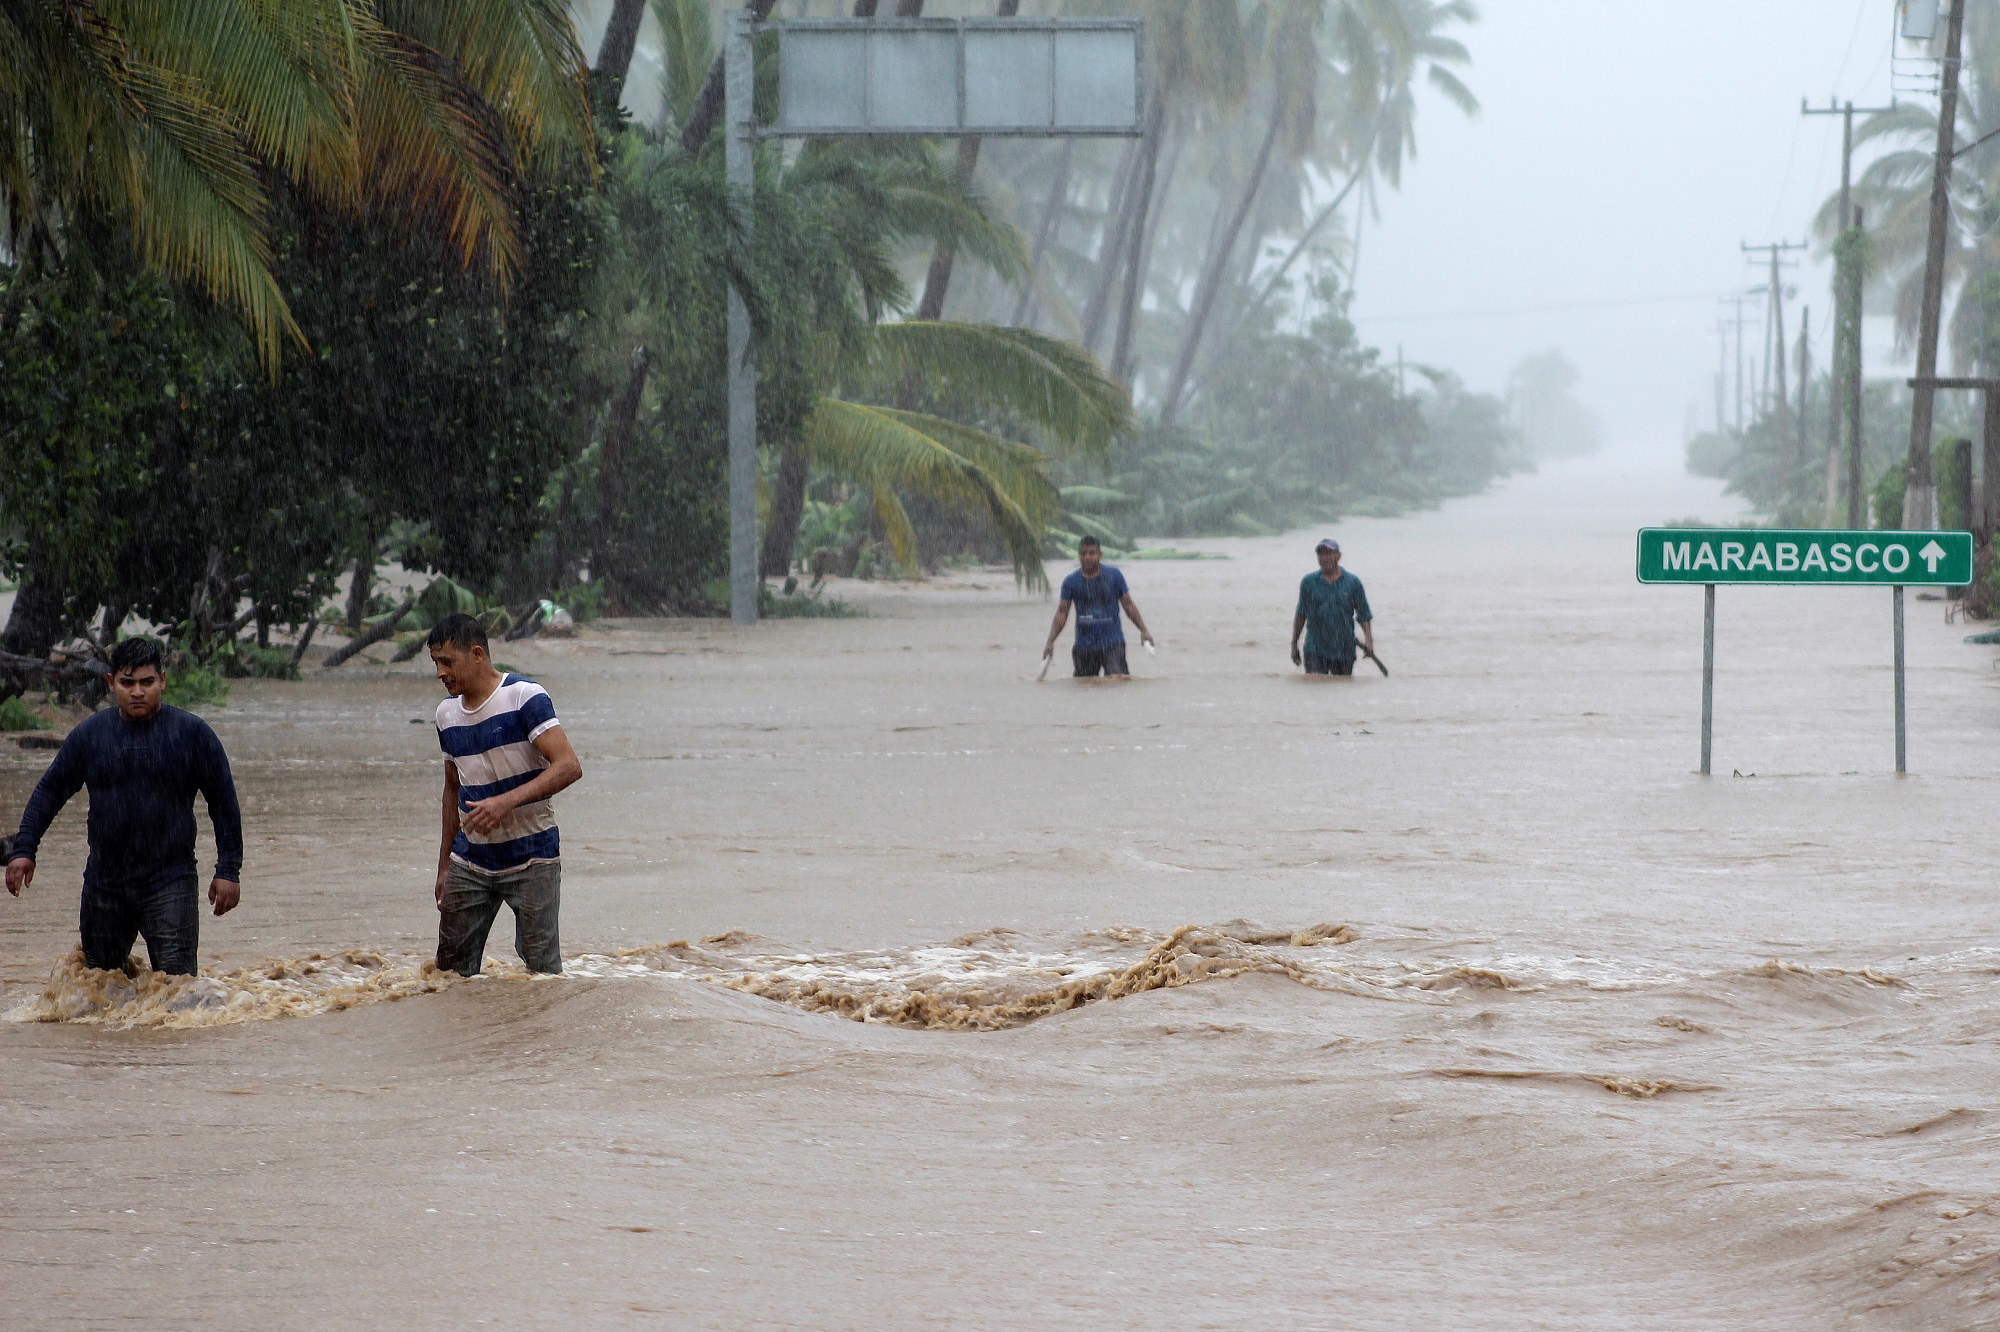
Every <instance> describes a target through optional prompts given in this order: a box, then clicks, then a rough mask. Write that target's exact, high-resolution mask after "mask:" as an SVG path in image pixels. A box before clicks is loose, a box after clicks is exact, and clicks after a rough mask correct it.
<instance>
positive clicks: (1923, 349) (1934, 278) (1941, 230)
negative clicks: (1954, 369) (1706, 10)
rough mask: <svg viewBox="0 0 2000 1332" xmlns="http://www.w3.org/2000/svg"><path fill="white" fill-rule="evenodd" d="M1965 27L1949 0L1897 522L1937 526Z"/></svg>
mask: <svg viewBox="0 0 2000 1332" xmlns="http://www.w3.org/2000/svg"><path fill="white" fill-rule="evenodd" d="M1964 31H1965V0H1951V20H1950V23H1949V25H1948V26H1947V27H1946V29H1945V38H1944V67H1943V80H1942V84H1941V88H1940V91H1939V94H1938V122H1937V123H1938V131H1937V157H1936V160H1935V161H1934V162H1933V163H1932V166H1931V217H1930V234H1929V238H1928V241H1927V243H1926V245H1925V247H1924V303H1923V308H1922V310H1921V312H1920V314H1919V316H1918V322H1917V373H1916V376H1915V379H1914V386H1915V387H1914V396H1913V397H1912V398H1911V402H1910V454H1909V481H1908V483H1907V484H1906V485H1905V487H1904V490H1903V528H1904V530H1906V531H1927V530H1929V529H1931V528H1934V527H1936V526H1937V486H1936V484H1935V483H1934V482H1933V481H1932V480H1931V411H1932V408H1933V407H1934V405H1935V402H1936V399H1937V383H1936V380H1937V353H1938V322H1939V314H1940V311H1941V310H1942V308H1943V306H1944V242H1945V226H1946V224H1947V222H1948V221H1949V220H1950V215H1951V160H1952V158H1953V156H1955V154H1954V153H1953V152H1952V145H1953V143H1954V141H1955V131H1956V129H1957V124H1956V122H1957V120H1958V63H1959V62H1958V50H1959V41H1960V38H1961V37H1962V35H1963V34H1964Z"/></svg>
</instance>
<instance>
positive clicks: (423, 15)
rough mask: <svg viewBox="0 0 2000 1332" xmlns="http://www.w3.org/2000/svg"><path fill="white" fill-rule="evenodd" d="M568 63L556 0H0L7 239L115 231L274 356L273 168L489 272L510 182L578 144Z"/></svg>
mask: <svg viewBox="0 0 2000 1332" xmlns="http://www.w3.org/2000/svg"><path fill="white" fill-rule="evenodd" d="M582 75H583V61H582V56H581V53H580V52H579V50H578V48H577V43H576V34H575V30H574V28H573V26H572V25H571V23H570V19H569V16H568V13H567V10H566V9H565V7H564V6H563V5H562V4H561V3H560V0H458V2H457V3H453V4H449V5H438V4H432V3H426V2H425V0H262V2H261V3H260V2H259V0H202V3H200V4H163V3H148V2H147V0H65V3H62V4H54V3H18V4H8V5H6V6H4V7H0V212H4V217H5V221H6V226H7V233H6V244H7V248H8V250H10V251H11V253H12V255H13V257H14V258H15V260H16V261H17V262H24V263H28V264H30V265H36V264H51V263H56V262H60V261H61V260H62V259H63V258H64V257H66V256H72V255H73V254H74V252H75V250H76V249H77V248H78V247H82V246H85V245H86V244H88V243H89V241H90V240H91V238H92V237H93V236H94V235H96V234H100V233H102V232H104V231H106V230H108V229H113V228H116V227H121V226H122V227H124V228H128V229H129V231H130V234H131V236H132V238H133V241H134V244H135V247H136V250H137V257H138V258H139V259H140V260H141V261H142V262H144V263H145V264H147V265H148V266H150V267H152V268H154V269H156V270H158V271H160V272H162V273H164V274H166V275H168V276H169V277H172V278H174V279H178V280H184V281H189V282H191V283H193V284H194V285H195V286H196V287H198V288H199V289H201V290H202V291H203V292H205V293H206V294H207V295H208V296H209V297H210V298H212V299H214V300H215V301H217V302H218V303H220V304H222V305H224V306H227V307H229V308H232V309H234V310H236V311H237V312H238V313H239V314H240V315H241V316H242V317H243V318H244V320H245V321H246V322H247V323H248V324H249V326H250V327H251V329H252V331H253V332H254V334H255V336H256V339H257V343H258V346H259V350H260V353H261V354H262V355H263V357H264V359H265V360H266V362H267V363H271V364H275V362H276V359H277V356H278V353H279V347H280V343H281V342H282V340H283V339H285V338H286V337H290V338H292V339H295V340H297V339H298V338H299V333H298V329H297V326H296V325H295V324H294V323H293V321H292V319H291V316H290V313H289V312H288V311H287V309H286V307H285V302H284V298H283V295H282V293H281V292H280V290H279V288H278V284H277V282H276V279H275V277H274V276H273V272H272V252H271V244H270V239H269V235H268V229H267V221H268V213H269V207H270V194H269V184H268V181H269V180H270V178H271V177H273V176H277V177H282V178H285V179H288V180H290V181H291V182H292V183H293V184H294V185H295V186H296V187H297V188H299V189H301V190H302V191H304V192H306V193H307V194H308V195H310V196H312V197H315V198H317V199H320V200H323V201H325V202H327V203H329V204H332V205H335V206H338V207H341V208H346V209H352V210H364V209H365V210H395V211H398V212H400V213H401V214H402V215H404V216H405V217H407V218H409V219H410V220H412V221H413V222H415V223H418V224H421V225H424V226H427V227H431V228H434V229H435V230H437V231H438V232H440V233H442V234H444V235H446V236H449V237H450V238H452V239H453V240H454V241H456V242H457V243H458V245H459V246H460V248H461V250H462V252H463V254H464V257H465V259H466V261H467V262H468V263H471V262H474V261H484V262H486V263H488V264H489V265H490V266H491V267H492V269H493V270H494V272H495V273H496V274H497V275H499V276H501V277H503V278H504V277H505V276H506V275H507V274H508V273H509V272H510V271H511V270H512V269H513V267H514V266H515V265H516V263H517V262H518V259H519V246H520V242H519V234H518V229H517V227H516V225H515V221H514V215H513V211H512V202H511V201H512V192H513V189H514V185H515V182H516V181H517V180H518V179H519V178H520V176H521V175H522V174H523V173H534V172H537V171H540V170H543V169H545V168H546V167H547V166H548V165H549V164H551V163H552V162H554V161H555V160H556V159H557V158H558V157H560V156H561V155H562V154H563V153H564V152H572V153H573V152H577V151H580V150H584V149H586V147H587V145H588V144H589V143H590V142H591V134H592V131H591V126H590V118H589V110H588V105H587V103H586V102H585V100H584V95H583V83H582ZM94 220H101V221H102V222H103V223H106V224H109V227H108V228H107V227H105V226H98V225H95V221H94Z"/></svg>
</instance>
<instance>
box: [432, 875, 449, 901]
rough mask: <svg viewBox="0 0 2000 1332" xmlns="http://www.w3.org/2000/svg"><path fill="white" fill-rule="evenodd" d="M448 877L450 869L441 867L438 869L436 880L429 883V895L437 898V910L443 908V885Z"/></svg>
mask: <svg viewBox="0 0 2000 1332" xmlns="http://www.w3.org/2000/svg"><path fill="white" fill-rule="evenodd" d="M449 877H451V871H449V870H442V869H441V870H439V871H438V876H437V882H436V883H434V884H432V885H431V896H432V897H434V898H436V899H437V904H438V910H439V911H442V910H444V885H445V880H446V879H448V878H449Z"/></svg>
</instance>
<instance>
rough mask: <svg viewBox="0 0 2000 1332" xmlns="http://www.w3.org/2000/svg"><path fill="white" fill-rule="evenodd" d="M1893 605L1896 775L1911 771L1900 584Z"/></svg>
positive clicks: (1892, 596)
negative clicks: (1905, 735)
mask: <svg viewBox="0 0 2000 1332" xmlns="http://www.w3.org/2000/svg"><path fill="white" fill-rule="evenodd" d="M1889 597H1890V601H1891V604H1893V605H1894V607H1895V619H1896V775H1897V776H1898V777H1900V776H1902V775H1903V774H1904V773H1906V772H1908V771H1909V768H1908V767H1907V766H1906V765H1905V763H1904V762H1903V586H1902V584H1901V583H1898V584H1897V585H1896V586H1894V587H1892V588H1890V589H1889Z"/></svg>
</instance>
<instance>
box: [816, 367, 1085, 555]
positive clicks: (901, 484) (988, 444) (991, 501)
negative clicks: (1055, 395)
mask: <svg viewBox="0 0 2000 1332" xmlns="http://www.w3.org/2000/svg"><path fill="white" fill-rule="evenodd" d="M800 438H801V442H802V443H803V444H804V446H805V448H806V450H807V452H808V453H809V454H810V455H811V456H812V457H813V459H814V460H815V461H817V462H819V463H821V464H822V465H825V466H827V467H830V468H832V469H833V470H835V471H837V472H839V473H840V474H841V475H843V476H846V477H847V478H849V479H850V480H853V481H856V482H859V483H860V484H863V485H866V486H869V487H871V488H872V489H873V490H874V491H875V494H876V496H877V503H878V506H879V505H881V496H882V494H883V493H884V492H885V491H886V492H889V493H891V494H892V495H893V494H894V492H897V491H900V490H908V491H911V492H913V493H917V494H922V495H925V496H928V497H929V498H931V499H934V500H937V501H938V502H940V503H943V504H946V505H948V506H951V507H954V508H958V509H960V510H963V511H969V512H981V511H983V512H984V513H986V514H987V515H988V516H989V517H990V518H992V520H993V524H994V527H995V528H996V530H998V532H999V534H1000V538H1001V540H1002V542H1003V543H1004V544H1005V545H1006V547H1007V551H1008V554H1009V555H1010V556H1011V557H1012V558H1013V561H1014V576H1015V578H1016V579H1017V580H1018V581H1019V582H1021V583H1022V584H1023V585H1025V586H1028V587H1033V588H1036V589H1038V590H1045V589H1046V588H1047V587H1048V576H1047V574H1046V573H1045V572H1044V571H1043V569H1042V561H1041V537H1042V529H1043V525H1044V522H1045V519H1044V518H1042V517H1040V516H1041V515H1047V514H1052V513H1054V512H1055V511H1056V506H1059V505H1060V504H1061V496H1060V495H1059V494H1057V493H1056V491H1055V487H1054V485H1053V484H1052V483H1051V482H1050V481H1049V480H1048V477H1047V476H1046V475H1045V474H1044V473H1043V472H1042V471H1041V470H1040V468H1039V467H1038V466H1036V465H1034V464H1033V463H1031V462H1030V461H1029V459H1028V458H1026V457H1024V456H1022V455H1021V454H1020V453H1019V452H1016V451H1018V450H1021V449H1022V448H1024V446H1021V445H1014V444H1010V443H1009V442H1008V441H1006V440H1001V439H998V438H997V437H995V436H990V435H985V434H984V432H982V431H975V430H972V429H971V428H970V427H967V426H961V425H958V424H956V423H955V422H951V421H945V420H941V419H940V418H938V417H933V416H925V415H923V414H922V413H919V412H901V411H895V410H893V409H891V408H886V407H870V406H866V405H864V404H861V403H854V402H847V401H844V400H842V399H839V398H831V397H822V398H820V399H819V400H818V401H817V402H816V403H815V404H814V406H813V410H812V413H811V414H810V415H809V416H808V417H807V418H806V422H805V427H804V429H803V430H802V432H801V436H800ZM1027 452H1028V453H1029V454H1033V452H1034V451H1033V450H1028V451H1027ZM970 455H983V457H976V456H970ZM1037 456H1039V455H1037ZM896 507H897V509H898V510H900V507H901V506H900V504H898V505H897V506H896ZM881 511H882V512H883V519H884V523H885V525H888V526H890V527H891V530H892V531H893V524H892V520H891V515H890V513H889V512H888V511H886V510H881ZM905 522H906V523H907V518H906V519H905ZM892 544H893V543H892ZM914 550H915V544H914V539H913V538H912V539H911V540H910V543H909V546H908V551H909V554H906V555H899V558H902V559H904V561H905V563H906V564H908V562H909V560H910V559H911V558H912V557H913V555H914Z"/></svg>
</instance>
